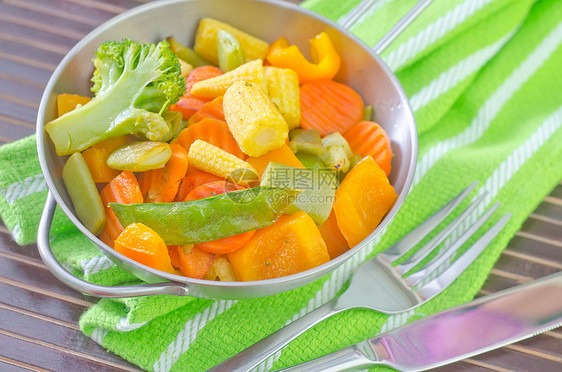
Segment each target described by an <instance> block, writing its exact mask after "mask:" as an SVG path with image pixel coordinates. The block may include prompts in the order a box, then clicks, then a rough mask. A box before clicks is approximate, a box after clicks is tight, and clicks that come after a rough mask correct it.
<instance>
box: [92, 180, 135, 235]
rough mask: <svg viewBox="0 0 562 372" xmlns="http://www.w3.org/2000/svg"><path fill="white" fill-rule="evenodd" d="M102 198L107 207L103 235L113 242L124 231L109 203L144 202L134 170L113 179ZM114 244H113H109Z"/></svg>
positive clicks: (104, 190) (103, 191)
mask: <svg viewBox="0 0 562 372" xmlns="http://www.w3.org/2000/svg"><path fill="white" fill-rule="evenodd" d="M100 196H101V200H102V202H103V205H104V207H105V217H106V221H105V227H104V231H102V233H101V236H102V237H104V236H105V237H106V238H105V239H107V237H108V238H109V242H110V243H112V242H113V241H115V239H117V237H118V236H119V235H120V234H121V232H122V231H123V226H122V225H121V223H120V222H119V220H118V219H117V216H115V213H113V210H111V208H110V207H109V205H108V204H109V203H121V204H134V203H142V202H143V198H142V193H141V190H140V187H139V184H138V182H137V179H136V178H135V175H134V174H133V173H132V172H128V171H123V172H121V173H120V174H119V175H118V176H117V177H115V178H114V179H112V180H111V181H110V182H109V183H108V184H107V185H106V186H105V187H104V188H103V189H102V190H101V192H100ZM109 245H110V246H113V244H109Z"/></svg>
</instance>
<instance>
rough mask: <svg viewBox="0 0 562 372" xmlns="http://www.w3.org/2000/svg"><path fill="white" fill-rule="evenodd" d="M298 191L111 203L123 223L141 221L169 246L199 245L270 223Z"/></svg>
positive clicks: (251, 191)
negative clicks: (153, 201)
mask: <svg viewBox="0 0 562 372" xmlns="http://www.w3.org/2000/svg"><path fill="white" fill-rule="evenodd" d="M299 193H300V191H298V190H291V189H283V188H275V187H255V188H251V189H245V190H240V191H233V192H229V193H226V194H220V195H216V196H212V197H209V198H204V199H199V200H193V201H188V202H178V203H143V204H118V203H109V206H110V207H111V209H112V210H113V212H114V213H115V215H116V216H117V218H118V219H119V221H120V222H121V224H122V225H123V226H128V225H129V224H131V223H136V222H140V223H143V224H145V225H146V226H148V227H150V228H151V229H153V230H154V231H156V232H157V233H158V235H160V237H162V239H164V241H165V242H166V244H168V245H176V244H197V243H202V242H206V241H210V240H216V239H221V238H224V237H226V236H231V235H237V234H241V233H244V232H247V231H250V230H255V229H260V228H262V227H266V226H269V225H271V224H273V223H274V222H275V221H276V220H277V218H279V216H281V214H283V212H284V211H285V209H286V208H287V207H288V206H289V205H290V204H291V203H292V202H293V201H294V200H295V199H296V198H297V196H298V195H299Z"/></svg>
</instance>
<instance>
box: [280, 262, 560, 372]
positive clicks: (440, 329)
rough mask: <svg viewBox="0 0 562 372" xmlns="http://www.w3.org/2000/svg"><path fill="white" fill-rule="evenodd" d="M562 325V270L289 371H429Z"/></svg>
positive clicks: (428, 317) (429, 317) (291, 368)
mask: <svg viewBox="0 0 562 372" xmlns="http://www.w3.org/2000/svg"><path fill="white" fill-rule="evenodd" d="M559 326H562V272H559V273H557V274H553V275H549V276H546V277H544V278H541V279H538V280H535V281H532V282H529V283H527V284H524V285H519V286H516V287H512V288H510V289H507V290H504V291H501V292H498V293H495V294H492V295H489V296H485V297H481V298H479V299H477V300H474V301H472V302H469V303H466V304H464V305H461V306H457V307H455V308H452V309H449V310H445V311H442V312H440V313H437V314H433V315H430V316H427V317H425V318H422V319H420V320H417V321H415V322H412V323H410V324H407V325H405V326H402V327H400V328H397V329H395V330H392V331H390V332H387V333H384V334H381V335H379V336H377V337H374V338H371V339H369V340H365V341H363V342H360V343H358V344H355V345H352V346H349V347H346V348H344V349H341V350H339V351H336V352H334V353H331V354H328V355H325V356H323V357H320V358H317V359H314V360H311V361H309V362H306V363H303V364H299V365H296V366H294V367H290V368H286V369H283V371H307V372H312V371H322V372H329V371H343V370H350V369H363V368H367V367H372V366H375V365H386V366H390V367H393V368H395V369H398V370H400V371H423V370H426V369H430V368H435V367H439V366H442V365H445V364H449V363H453V362H456V361H458V360H461V359H465V358H468V357H471V356H473V355H477V354H481V353H485V352H487V351H490V350H494V349H497V348H500V347H502V346H505V345H508V344H511V343H515V342H517V341H521V340H524V339H526V338H529V337H532V336H535V335H538V334H540V333H542V332H546V331H549V330H552V329H554V328H557V327H559Z"/></svg>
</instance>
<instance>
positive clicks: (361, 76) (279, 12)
mask: <svg viewBox="0 0 562 372" xmlns="http://www.w3.org/2000/svg"><path fill="white" fill-rule="evenodd" d="M428 3H429V1H420V3H419V4H418V6H416V7H415V8H414V9H413V10H412V11H411V12H410V13H409V14H408V15H407V16H406V17H405V19H403V21H401V22H400V23H399V24H397V26H395V28H394V29H393V31H391V32H390V33H389V35H388V37H387V38H386V39H384V40H382V41H381V43H379V45H378V47H376V49H377V51H378V52H380V51H381V50H382V49H383V48H384V47H385V46H386V44H388V42H390V41H391V40H392V39H393V37H394V36H395V35H397V34H398V33H399V32H400V31H401V30H402V29H403V28H404V27H405V25H406V24H407V23H409V21H410V20H412V19H413V18H414V17H415V16H416V15H417V14H418V13H419V12H420V11H421V10H422V9H423V7H425V6H426V5H427V4H428ZM202 17H212V18H216V19H219V20H222V21H224V22H227V23H230V24H232V25H234V26H237V27H239V28H241V29H243V30H245V31H247V32H248V33H250V34H253V35H256V36H258V37H260V38H262V39H264V40H267V41H270V42H272V41H274V40H275V39H277V38H279V37H281V36H284V37H286V38H287V39H288V40H290V42H291V43H295V44H297V45H298V46H299V47H300V48H301V50H308V48H309V46H308V40H309V39H310V38H311V37H312V36H314V35H316V34H318V33H319V32H320V31H326V32H327V33H328V34H329V35H330V37H331V39H332V40H333V42H334V44H335V46H336V48H337V50H338V51H339V52H340V53H341V56H342V57H343V63H342V66H341V70H340V72H339V74H338V76H337V77H336V80H338V81H342V82H345V83H348V84H350V85H351V86H352V87H354V88H355V89H356V90H357V91H358V92H359V94H361V96H362V97H363V98H364V100H365V102H366V104H369V105H372V106H373V107H374V109H375V113H376V115H375V116H376V117H375V119H376V121H377V122H378V123H379V124H381V125H382V126H383V127H384V128H385V130H386V131H387V133H388V135H389V137H390V138H391V141H392V148H393V151H394V154H395V156H394V158H393V160H392V172H391V175H390V182H391V183H392V185H393V186H394V188H395V189H396V192H397V194H398V200H397V201H396V204H395V205H394V207H393V208H392V210H391V211H390V212H389V213H388V214H387V216H386V217H385V218H384V219H383V221H382V222H381V224H380V225H379V226H378V227H377V228H376V229H375V230H374V231H373V232H372V233H371V234H370V235H369V237H367V238H366V239H365V240H364V241H363V242H361V243H360V244H359V245H357V246H355V247H353V248H352V249H351V250H349V251H348V252H346V253H344V254H343V255H341V256H339V257H337V258H335V259H333V260H331V261H330V262H328V263H326V264H324V265H321V266H318V267H316V268H314V269H311V270H308V271H305V272H301V273H298V274H294V275H290V276H286V277H283V278H277V279H269V280H263V281H254V282H214V281H207V280H198V279H192V278H187V277H183V276H178V275H174V274H168V273H164V272H160V271H158V270H155V269H152V268H150V267H147V266H144V265H142V264H140V263H137V262H135V261H133V260H131V259H129V258H127V257H125V256H123V255H121V254H119V253H117V252H115V251H114V250H113V249H111V248H110V247H108V246H107V245H105V244H104V243H102V242H101V241H100V240H99V239H98V238H97V237H95V236H94V235H92V234H91V233H90V232H89V231H88V230H87V229H86V228H85V227H84V226H83V225H82V224H81V223H80V222H79V221H78V219H77V218H76V216H75V214H74V210H73V207H72V203H71V202H70V199H69V197H68V195H67V193H66V190H65V187H64V184H63V182H62V178H61V171H62V167H63V165H64V161H65V159H64V158H62V157H59V156H57V155H56V153H55V149H54V146H53V144H52V143H51V141H50V139H49V138H48V136H46V135H45V130H44V125H45V123H47V122H49V121H50V120H52V119H53V118H54V115H55V99H56V95H57V94H59V93H77V94H82V95H89V89H90V84H89V80H90V77H91V74H92V70H93V67H92V62H91V59H92V55H93V52H94V51H95V50H96V49H97V48H98V46H99V45H100V44H101V43H102V42H103V41H106V40H119V39H122V38H124V37H129V38H132V39H135V40H139V41H145V42H157V41H159V40H162V39H164V38H165V37H167V36H169V35H174V36H175V37H176V38H177V39H178V40H179V41H180V42H183V43H185V44H188V45H190V44H191V43H192V41H193V39H194V34H195V31H196V27H197V23H198V21H199V19H200V18H202ZM349 21H350V22H349V23H352V22H351V21H353V20H352V19H351V20H349ZM37 148H38V153H39V160H40V163H41V168H42V170H43V174H44V176H45V180H46V183H47V186H48V189H49V196H48V198H47V202H46V205H45V209H44V212H43V215H42V218H41V223H40V226H39V232H38V239H37V244H38V247H39V252H40V254H41V256H42V258H43V260H44V261H45V263H46V265H47V266H48V267H49V269H50V270H51V271H52V272H53V273H54V274H55V276H57V277H58V278H59V279H60V280H61V281H63V282H64V283H66V284H67V285H69V286H70V287H72V288H74V289H76V290H78V291H81V292H83V293H86V294H90V295H93V296H97V297H130V296H140V295H155V294H171V295H190V296H197V297H206V298H221V299H242V298H253V297H261V296H268V295H273V294H276V293H280V292H284V291H288V290H291V289H294V288H297V287H300V286H303V285H305V284H307V283H310V282H312V281H313V280H315V279H318V278H320V277H322V276H323V275H326V274H327V273H329V272H331V271H332V270H334V269H335V268H336V267H338V266H339V265H341V264H342V263H344V262H345V261H346V260H349V259H350V258H352V257H353V256H354V255H355V254H357V252H359V250H361V249H362V248H363V247H365V246H366V245H368V244H369V242H370V241H372V240H373V238H374V237H375V236H377V235H378V234H379V233H380V232H381V231H382V230H383V229H384V228H385V227H386V226H387V225H388V224H389V223H390V221H391V220H392V218H393V217H394V215H395V214H396V212H397V211H398V209H399V208H400V206H401V205H402V202H403V201H404V198H405V197H406V194H407V193H408V190H409V188H410V185H411V182H412V178H413V174H414V168H415V164H416V156H417V133H416V126H415V122H414V116H413V114H412V111H411V109H410V106H409V105H408V102H407V98H406V95H405V94H404V91H403V90H402V88H401V86H400V84H399V82H398V80H397V79H396V77H395V76H394V74H393V72H392V71H390V70H389V68H388V67H387V66H386V65H385V64H384V62H382V60H381V59H380V58H379V57H378V56H377V53H376V52H375V51H373V50H371V48H370V47H369V46H367V45H365V44H364V43H363V42H361V41H360V40H359V39H358V38H356V37H355V36H353V35H352V34H351V33H350V32H348V31H346V29H345V28H343V27H342V26H340V25H338V24H336V23H334V22H331V21H329V20H327V19H325V18H323V17H321V16H319V15H317V14H315V13H313V12H310V11H308V10H306V9H302V8H300V7H297V6H294V5H292V4H289V3H286V2H277V1H272V0H236V1H228V0H191V1H189V0H173V1H159V2H154V3H150V4H147V5H144V6H140V7H138V8H135V9H132V10H130V11H128V12H126V13H123V14H121V15H119V16H117V17H115V18H114V19H112V20H110V21H108V22H107V23H105V24H103V25H101V26H100V27H98V28H97V29H95V30H94V31H92V32H91V33H90V34H88V35H87V36H86V37H85V38H84V39H83V40H82V41H80V42H79V43H78V44H77V45H76V46H75V47H74V48H73V49H72V50H71V51H70V52H69V53H68V55H67V56H66V57H65V58H64V59H63V60H62V62H61V63H60V65H59V66H58V67H57V69H56V70H55V72H54V73H53V76H52V77H51V79H50V80H49V83H48V84H47V88H46V90H45V92H44V94H43V97H42V100H41V105H40V107H39V113H38V118H37ZM56 204H58V205H59V206H60V208H61V209H62V210H63V211H64V213H65V214H66V215H67V216H68V218H69V219H70V220H71V221H72V223H74V224H75V225H76V226H77V227H78V229H80V231H81V232H82V233H83V234H84V235H86V236H87V237H88V238H89V239H90V240H91V241H92V242H93V243H94V244H96V245H97V246H98V247H99V249H100V250H101V252H102V253H103V254H104V255H106V256H107V257H108V258H109V259H111V260H112V261H113V262H115V263H116V264H117V265H119V266H120V267H122V268H123V269H125V270H127V271H129V272H130V273H132V274H134V275H135V276H137V277H138V278H140V279H142V280H143V281H145V282H146V283H147V284H142V285H132V286H116V287H104V286H99V285H93V284H91V283H87V282H85V281H83V280H81V279H79V278H77V277H75V276H73V275H72V274H70V273H69V272H67V271H66V270H65V269H64V268H63V267H62V266H61V265H60V264H59V263H58V262H57V261H56V260H55V258H54V256H53V254H52V252H51V250H50V246H49V229H50V226H51V222H52V218H53V213H54V210H55V206H56Z"/></svg>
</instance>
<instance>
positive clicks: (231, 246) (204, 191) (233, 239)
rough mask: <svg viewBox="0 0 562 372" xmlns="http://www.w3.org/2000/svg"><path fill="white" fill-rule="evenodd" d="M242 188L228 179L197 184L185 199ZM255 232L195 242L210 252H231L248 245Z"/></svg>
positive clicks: (199, 197)
mask: <svg viewBox="0 0 562 372" xmlns="http://www.w3.org/2000/svg"><path fill="white" fill-rule="evenodd" d="M242 189H243V187H241V186H238V185H235V184H233V183H229V182H226V181H215V182H210V183H205V184H203V185H200V186H197V187H196V188H194V189H193V190H192V191H191V192H190V193H189V194H188V195H187V196H186V197H185V199H184V200H185V201H189V200H198V199H203V198H208V197H210V196H215V195H219V194H224V193H226V192H230V191H236V190H242ZM255 232H256V231H255V230H252V231H248V232H245V233H242V234H238V235H232V236H227V237H226V238H222V239H217V240H212V241H208V242H204V243H199V244H195V247H198V248H200V249H202V250H204V251H206V252H209V253H216V254H226V253H231V252H234V251H236V250H237V249H240V248H242V247H243V246H244V245H246V244H247V243H248V242H249V241H250V239H252V237H253V236H254V234H255Z"/></svg>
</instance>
